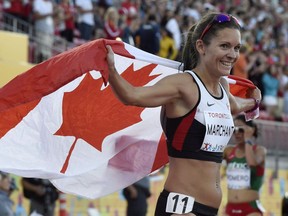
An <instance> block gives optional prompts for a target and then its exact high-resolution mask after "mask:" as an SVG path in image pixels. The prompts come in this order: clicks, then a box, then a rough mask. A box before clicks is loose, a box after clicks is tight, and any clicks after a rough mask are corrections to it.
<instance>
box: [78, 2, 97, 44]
mask: <svg viewBox="0 0 288 216" xmlns="http://www.w3.org/2000/svg"><path fill="white" fill-rule="evenodd" d="M75 7H76V8H77V11H78V12H77V13H78V20H77V22H78V29H79V31H80V38H81V39H83V40H85V41H89V40H91V39H92V37H93V33H94V28H95V21H94V6H93V2H92V0H75Z"/></svg>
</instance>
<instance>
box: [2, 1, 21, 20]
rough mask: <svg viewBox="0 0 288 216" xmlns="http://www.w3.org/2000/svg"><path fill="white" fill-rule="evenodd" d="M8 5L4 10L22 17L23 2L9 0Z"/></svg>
mask: <svg viewBox="0 0 288 216" xmlns="http://www.w3.org/2000/svg"><path fill="white" fill-rule="evenodd" d="M9 3H10V5H9V7H6V8H5V12H6V13H9V14H11V15H13V16H15V17H17V18H19V19H22V18H23V2H22V0H10V1H9Z"/></svg>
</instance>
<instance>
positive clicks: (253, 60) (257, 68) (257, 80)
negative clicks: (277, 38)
mask: <svg viewBox="0 0 288 216" xmlns="http://www.w3.org/2000/svg"><path fill="white" fill-rule="evenodd" d="M248 59H249V64H251V68H250V70H249V72H248V78H249V79H250V80H251V81H252V82H253V83H254V84H255V85H256V86H257V87H258V88H259V89H260V90H261V92H262V94H263V91H264V87H263V83H262V76H263V74H264V72H265V71H266V69H267V63H266V62H267V57H266V55H265V54H264V53H263V52H261V51H260V50H259V49H258V48H257V47H255V48H254V51H253V52H252V53H251V54H250V55H249V57H248Z"/></svg>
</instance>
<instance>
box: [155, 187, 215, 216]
mask: <svg viewBox="0 0 288 216" xmlns="http://www.w3.org/2000/svg"><path fill="white" fill-rule="evenodd" d="M191 209H192V210H191ZM189 212H191V213H193V214H195V215H196V216H216V215H217V213H218V209H217V208H213V207H210V206H207V205H204V204H201V203H198V202H196V201H195V200H194V198H193V197H190V196H187V195H185V194H178V193H174V192H169V191H166V190H165V189H164V190H163V191H162V192H161V193H160V196H159V198H158V201H157V205H156V210H155V216H170V215H172V214H185V213H189Z"/></svg>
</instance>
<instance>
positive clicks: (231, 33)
mask: <svg viewBox="0 0 288 216" xmlns="http://www.w3.org/2000/svg"><path fill="white" fill-rule="evenodd" d="M215 39H216V40H218V41H223V42H229V43H231V44H232V43H233V44H237V45H238V44H240V43H241V33H240V31H239V30H238V29H233V28H224V29H221V30H219V31H218V32H217V36H216V37H215Z"/></svg>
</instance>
